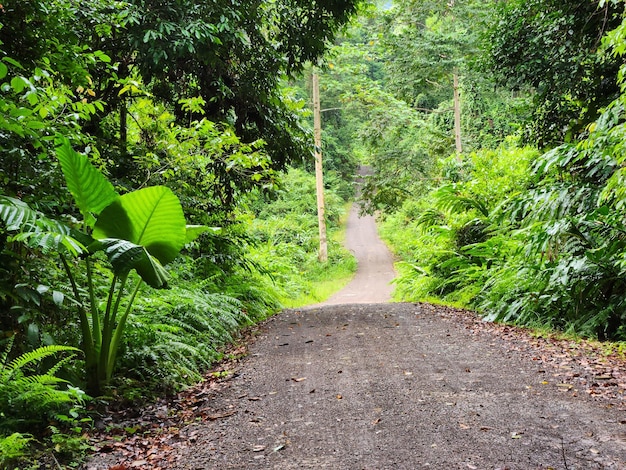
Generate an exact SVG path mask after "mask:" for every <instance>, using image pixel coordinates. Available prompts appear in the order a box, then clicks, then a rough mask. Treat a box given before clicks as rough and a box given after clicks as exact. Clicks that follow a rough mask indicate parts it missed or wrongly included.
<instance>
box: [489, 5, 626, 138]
mask: <svg viewBox="0 0 626 470" xmlns="http://www.w3.org/2000/svg"><path fill="white" fill-rule="evenodd" d="M496 8H497V10H496V11H497V16H496V19H495V21H494V22H493V23H492V24H491V28H490V30H489V33H488V34H487V35H486V38H485V48H486V50H487V51H488V54H487V59H486V64H485V65H486V66H485V69H486V70H490V71H493V72H495V74H496V77H497V79H498V81H499V83H501V84H505V85H507V86H509V87H511V88H513V89H516V90H520V89H521V90H528V89H532V90H533V99H534V105H535V106H534V112H533V119H532V121H531V122H529V123H528V124H529V125H528V127H529V129H528V138H529V139H530V140H531V141H532V142H536V143H538V144H539V146H540V147H551V146H554V145H558V144H560V143H562V142H564V141H569V140H571V139H572V138H576V137H578V136H580V135H581V134H582V133H584V130H585V127H586V126H587V125H588V124H589V123H590V122H592V121H594V120H595V119H596V118H597V117H598V115H599V112H600V110H601V108H602V107H603V106H606V105H607V104H608V103H610V102H611V101H612V100H614V99H615V98H616V97H617V94H618V91H619V88H618V86H617V84H616V80H615V78H616V76H617V71H618V69H619V65H620V62H619V60H616V58H614V57H608V56H603V55H598V54H597V50H598V46H599V45H600V40H601V38H602V36H603V34H604V33H606V32H607V31H609V30H612V29H613V28H616V27H617V26H618V25H619V24H620V22H621V17H622V14H623V12H624V6H623V3H622V2H612V1H607V2H605V1H590V2H584V3H581V2H579V1H576V0H572V1H570V0H568V1H554V0H532V1H526V0H523V1H521V0H520V1H513V2H500V3H498V4H497V7H496Z"/></svg>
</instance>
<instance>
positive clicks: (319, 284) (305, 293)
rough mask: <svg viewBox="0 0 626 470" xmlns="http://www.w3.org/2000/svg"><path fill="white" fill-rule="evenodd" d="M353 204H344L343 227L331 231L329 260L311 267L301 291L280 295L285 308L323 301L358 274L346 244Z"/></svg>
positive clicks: (341, 225)
mask: <svg viewBox="0 0 626 470" xmlns="http://www.w3.org/2000/svg"><path fill="white" fill-rule="evenodd" d="M350 206H351V203H347V204H346V205H345V207H344V211H343V215H342V216H341V219H340V224H339V227H340V228H339V230H333V231H332V232H330V233H329V253H328V255H329V256H328V257H329V260H328V262H327V263H325V264H321V263H319V261H317V266H314V267H313V269H309V270H308V272H307V276H306V279H305V280H303V282H304V283H305V288H304V289H301V290H299V292H298V295H296V296H288V295H283V296H281V297H280V303H281V304H282V305H283V306H284V307H285V308H298V307H303V306H306V305H313V304H317V303H320V302H323V301H325V300H327V299H328V298H329V297H331V296H332V295H333V294H335V293H337V292H339V291H340V290H341V289H343V288H344V287H345V286H346V285H347V284H348V283H349V282H350V281H351V280H352V278H353V277H354V273H355V272H356V268H357V262H356V259H355V258H354V256H353V255H352V254H351V253H350V252H349V251H348V250H347V249H346V248H345V247H344V243H345V239H346V227H347V221H348V216H349V214H350Z"/></svg>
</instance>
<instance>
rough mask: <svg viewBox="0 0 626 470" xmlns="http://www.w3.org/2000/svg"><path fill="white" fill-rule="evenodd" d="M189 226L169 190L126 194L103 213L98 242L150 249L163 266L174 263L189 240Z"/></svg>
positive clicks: (97, 228) (96, 228) (159, 188)
mask: <svg viewBox="0 0 626 470" xmlns="http://www.w3.org/2000/svg"><path fill="white" fill-rule="evenodd" d="M186 234H187V230H186V222H185V216H184V214H183V209H182V207H181V205H180V201H179V200H178V198H177V197H176V195H175V194H174V193H173V192H172V191H171V190H170V189H169V188H167V187H165V186H153V187H150V188H143V189H140V190H138V191H134V192H132V193H128V194H124V195H123V196H121V197H119V198H118V199H116V200H115V201H114V202H113V203H112V204H110V205H109V206H108V207H107V208H106V209H104V210H103V211H102V213H101V214H100V216H99V217H98V220H97V222H96V224H95V226H94V231H93V236H94V238H96V239H103V238H117V239H121V240H128V241H130V242H132V243H134V244H136V245H141V246H143V247H145V248H146V250H147V251H148V253H150V254H151V255H152V256H154V257H155V258H157V259H158V260H159V261H160V262H161V264H167V263H169V262H170V261H172V260H173V259H174V258H176V256H178V253H179V252H180V250H181V248H182V247H183V246H184V244H185V240H186Z"/></svg>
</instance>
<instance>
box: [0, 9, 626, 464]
mask: <svg viewBox="0 0 626 470" xmlns="http://www.w3.org/2000/svg"><path fill="white" fill-rule="evenodd" d="M625 52H626V22H625V20H624V3H623V2H621V1H618V0H591V1H588V2H581V1H578V0H576V1H574V0H564V1H563V0H562V1H559V2H556V1H553V0H531V1H522V0H511V1H507V2H499V1H493V2H484V1H478V0H453V1H451V2H438V1H433V0H396V1H393V2H388V1H377V2H358V1H356V0H335V1H333V0H323V1H319V2H306V1H303V0H276V1H259V2H232V1H224V0H216V1H214V2H203V1H199V0H183V1H178V2H169V1H164V2H150V1H145V0H123V1H111V0H97V1H91V2H86V3H85V2H78V1H76V0H41V1H32V2H15V1H13V0H9V1H7V2H3V4H2V5H1V6H0V466H7V467H10V466H15V467H19V466H20V465H22V466H25V468H28V465H30V466H32V467H33V468H36V465H37V462H39V460H40V459H42V458H45V457H44V456H45V455H46V454H49V453H50V452H52V453H53V454H54V456H55V459H56V460H58V461H62V462H67V464H68V465H70V466H71V465H74V466H75V465H77V462H78V461H79V458H80V457H79V456H80V454H81V452H83V451H84V450H85V448H86V446H87V444H86V441H85V439H84V437H83V436H84V432H85V430H86V429H88V428H89V427H90V426H92V425H93V416H94V413H97V410H98V406H99V404H102V403H106V402H109V401H110V400H122V401H123V400H129V401H130V400H136V399H137V398H138V397H140V396H143V397H144V398H145V397H147V399H150V397H154V396H156V395H162V394H168V393H174V392H176V391H178V390H180V389H182V388H184V387H186V386H188V385H189V384H192V383H194V382H195V381H198V380H200V379H201V378H202V374H203V372H205V371H206V370H207V369H208V368H209V367H210V365H211V364H213V363H214V362H215V361H218V360H219V359H220V358H221V357H223V355H224V349H223V347H224V345H225V344H228V343H231V342H233V341H237V335H238V332H239V331H241V329H242V328H245V327H246V326H249V325H252V324H254V323H255V322H258V321H260V320H263V319H265V318H267V317H268V316H269V315H271V314H273V313H275V312H277V311H278V310H279V309H280V308H281V307H284V306H294V305H302V304H304V303H311V302H315V301H317V300H320V299H321V298H322V297H323V296H324V295H327V292H325V290H324V289H325V287H328V285H329V284H330V285H334V286H337V285H339V284H340V283H339V282H338V280H345V279H347V278H349V276H350V273H351V272H353V271H354V269H355V263H354V260H353V259H351V257H350V256H349V254H348V253H346V252H345V250H343V249H342V247H341V240H340V227H341V221H342V217H343V214H344V213H345V208H346V206H347V203H348V202H349V201H350V199H351V198H352V196H353V175H354V172H355V169H356V167H357V165H359V164H367V165H369V166H371V168H372V169H373V174H372V176H370V177H368V179H367V181H366V183H365V185H364V188H363V192H362V201H361V203H362V205H363V208H364V210H365V211H368V212H371V213H377V214H378V216H379V218H380V222H381V225H380V227H381V233H382V235H383V237H384V238H385V239H386V241H387V242H388V243H389V245H390V246H391V247H392V248H393V250H394V252H395V253H396V255H397V256H398V259H399V262H398V264H397V269H398V273H399V276H398V279H397V280H396V294H395V295H396V298H397V300H407V301H424V300H426V301H436V302H447V303H454V304H456V305H461V306H463V307H467V308H471V309H474V310H476V311H477V312H478V313H479V314H480V315H483V316H484V317H485V318H486V319H488V320H494V321H506V322H512V323H517V324H521V325H528V326H535V327H541V328H546V327H547V328H553V329H559V330H562V331H566V332H568V333H570V334H575V335H581V336H585V337H590V338H596V339H600V340H613V341H626V310H625V301H626V255H625V253H626V251H625V250H626V219H625V218H624V215H623V214H624V210H625V209H626V190H625V189H624V188H625V187H626V185H625V179H626V176H625V175H624V163H625V162H624V155H625V154H626V153H625V152H624V142H626V136H625V135H624V122H625V121H626V120H625V119H624V113H625V111H624V110H625V109H626V91H625V90H626V84H625V82H624V80H625V78H624V76H625V71H626V69H625V68H624V65H623V62H624V61H623V55H624V53H625ZM313 67H315V68H316V70H317V73H318V74H319V76H320V81H321V97H322V106H321V107H322V110H323V127H324V131H323V139H324V140H323V155H324V165H325V190H326V200H327V205H328V207H327V210H326V213H327V224H328V226H329V229H330V232H331V237H330V249H329V258H330V259H329V262H328V263H326V264H321V263H319V262H318V261H317V253H316V250H317V243H318V240H317V225H316V223H317V219H316V207H315V194H314V193H315V181H314V176H313V173H312V169H313V157H312V152H313V145H312V133H311V127H312V119H311V113H310V111H309V109H310V108H311V107H310V79H309V78H310V74H311V71H312V69H313ZM455 84H456V85H455ZM455 88H456V91H457V93H456V94H455ZM455 114H456V115H457V116H458V119H455ZM455 121H456V122H455ZM455 125H457V126H458V129H459V132H458V136H459V137H460V141H459V140H458V139H455V131H454V129H455ZM321 286H325V287H321Z"/></svg>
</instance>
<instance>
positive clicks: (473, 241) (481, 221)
mask: <svg viewBox="0 0 626 470" xmlns="http://www.w3.org/2000/svg"><path fill="white" fill-rule="evenodd" d="M535 157H536V151H534V150H532V149H530V148H523V149H520V148H518V147H517V146H515V145H514V144H507V145H503V146H501V147H499V148H498V149H496V150H483V151H479V152H474V153H472V154H471V155H469V156H468V157H467V160H465V161H464V162H462V163H459V162H458V161H457V160H456V157H450V158H448V159H447V160H443V161H441V162H440V172H441V174H442V176H444V180H443V182H442V183H441V185H440V186H439V187H436V188H434V189H433V190H432V191H431V192H430V193H426V195H425V196H424V197H422V198H421V199H418V200H417V201H416V202H409V201H407V202H406V203H405V204H404V206H403V207H402V210H400V211H399V212H398V213H397V214H394V215H393V216H390V217H388V218H387V220H386V222H385V223H384V225H383V227H382V230H381V234H382V235H383V236H384V237H385V238H386V239H387V240H389V242H390V244H391V246H394V247H395V249H396V251H397V252H398V254H399V255H400V257H401V258H402V259H403V263H401V264H400V266H399V271H400V273H399V276H398V279H397V280H396V285H397V290H396V295H397V296H398V297H400V298H401V299H403V300H420V299H425V298H430V297H433V296H434V297H439V298H444V299H446V300H447V301H451V302H456V303H461V304H466V305H467V304H469V303H470V302H472V301H474V300H475V298H476V296H477V294H478V293H479V291H480V289H481V286H482V284H483V283H484V282H485V276H486V273H487V272H488V270H489V269H491V268H492V266H493V263H494V260H497V259H499V258H500V257H501V256H504V255H505V254H506V253H509V252H510V251H511V249H513V248H512V246H511V245H512V241H511V239H510V238H508V236H504V237H501V236H499V234H498V229H497V221H496V214H497V213H498V211H500V210H501V207H502V204H503V202H504V200H505V198H506V197H507V196H509V195H512V194H517V193H519V192H521V191H523V190H524V189H525V188H526V186H527V185H528V184H529V183H530V178H529V175H528V167H529V164H530V162H531V161H532V160H533V158H535ZM514 246H516V245H514Z"/></svg>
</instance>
